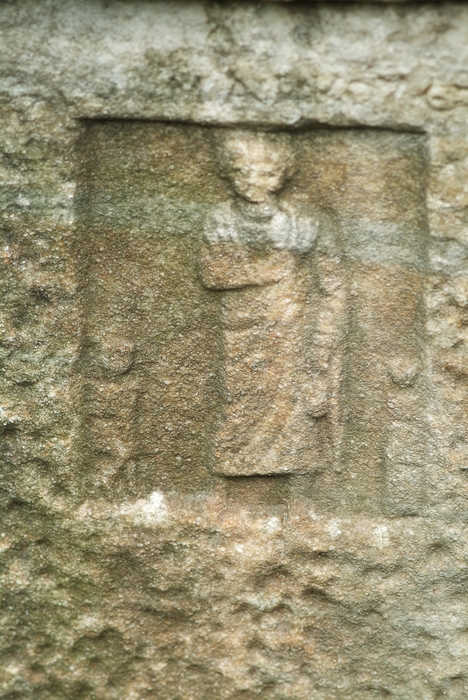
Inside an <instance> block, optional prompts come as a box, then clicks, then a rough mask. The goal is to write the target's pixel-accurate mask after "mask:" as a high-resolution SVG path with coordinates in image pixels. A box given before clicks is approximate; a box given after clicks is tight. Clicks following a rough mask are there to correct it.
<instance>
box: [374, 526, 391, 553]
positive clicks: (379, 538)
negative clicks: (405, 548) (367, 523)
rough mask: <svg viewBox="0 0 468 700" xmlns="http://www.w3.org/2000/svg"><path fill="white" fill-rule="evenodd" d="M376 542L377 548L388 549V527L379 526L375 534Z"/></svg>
mask: <svg viewBox="0 0 468 700" xmlns="http://www.w3.org/2000/svg"><path fill="white" fill-rule="evenodd" d="M373 536H374V540H375V543H376V545H377V547H380V548H382V547H387V546H388V544H389V536H388V527H387V526H386V525H379V526H378V527H376V528H375V530H374V532H373Z"/></svg>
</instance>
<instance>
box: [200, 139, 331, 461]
mask: <svg viewBox="0 0 468 700" xmlns="http://www.w3.org/2000/svg"><path fill="white" fill-rule="evenodd" d="M217 146H218V154H219V164H220V168H221V170H222V173H223V175H224V177H227V178H228V180H229V181H230V183H231V185H232V188H233V190H234V193H235V195H236V197H235V198H234V199H233V201H230V202H226V203H223V204H222V205H220V206H218V207H217V208H216V209H215V210H214V211H213V212H212V213H211V215H210V216H209V217H208V220H207V222H206V226H205V230H204V236H203V244H202V250H201V278H202V282H203V284H204V285H205V286H206V287H207V288H208V289H210V290H213V291H215V292H218V293H220V305H221V312H220V313H221V328H222V344H223V354H224V360H223V362H224V372H223V383H224V386H223V391H224V409H223V413H222V416H221V417H220V421H219V427H218V431H217V435H216V441H215V454H214V467H213V468H214V470H215V471H216V472H218V473H222V474H225V475H254V474H278V473H279V474H281V473H292V472H306V471H310V470H312V469H313V468H314V466H315V462H316V460H317V449H318V446H317V435H316V431H317V421H314V417H315V418H316V417H318V416H321V415H323V414H325V413H326V411H327V400H326V387H325V386H324V385H323V386H320V385H319V384H318V383H317V382H315V383H314V382H312V380H311V377H310V376H309V375H308V371H309V370H308V367H307V350H306V345H307V343H306V339H307V337H309V336H310V334H311V333H312V332H313V324H314V319H313V318H310V315H311V314H310V313H308V309H309V305H308V300H309V297H310V294H311V289H312V286H313V280H312V278H313V274H311V271H312V266H311V256H310V253H311V251H312V249H313V247H314V243H315V240H316V237H317V231H318V223H317V219H316V218H312V217H311V216H310V214H307V213H305V212H304V211H295V210H294V209H293V207H292V206H291V205H290V204H288V202H287V201H285V198H284V197H281V196H280V193H281V192H282V190H283V187H284V185H285V183H286V182H287V180H288V179H289V178H290V177H291V175H292V171H293V164H294V162H293V154H292V150H291V147H290V144H289V141H288V139H287V137H285V136H280V135H277V134H261V133H256V132H247V131H242V130H226V131H225V132H224V133H223V134H222V136H220V137H219V141H218V144H217ZM312 315H313V314H312Z"/></svg>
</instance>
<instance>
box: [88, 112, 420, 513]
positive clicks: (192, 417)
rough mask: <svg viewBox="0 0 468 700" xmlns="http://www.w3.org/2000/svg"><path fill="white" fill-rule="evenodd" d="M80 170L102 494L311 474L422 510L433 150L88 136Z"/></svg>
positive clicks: (215, 137)
mask: <svg viewBox="0 0 468 700" xmlns="http://www.w3.org/2000/svg"><path fill="white" fill-rule="evenodd" d="M81 160H82V164H83V167H82V170H81V184H80V195H79V197H78V202H79V204H78V212H77V214H78V221H79V231H80V234H79V244H78V247H77V254H78V257H79V260H80V265H81V274H82V283H83V284H82V289H83V313H84V317H85V334H84V342H83V356H82V384H83V389H82V403H83V406H82V412H83V431H82V436H83V450H84V454H85V459H86V464H87V465H88V468H89V470H90V474H92V477H93V483H94V486H96V487H97V488H98V489H113V490H114V491H115V493H116V494H122V495H125V494H126V493H130V492H131V493H147V492H148V491H151V490H152V489H154V488H159V487H164V486H165V485H166V486H167V487H168V488H175V489H178V488H182V489H193V490H195V491H197V490H200V489H204V488H206V487H207V486H208V485H209V484H210V482H211V481H212V480H213V478H216V477H219V476H229V477H238V476H239V477H248V476H259V475H263V476H268V475H305V476H306V477H310V478H311V480H313V483H314V484H315V488H316V489H320V490H321V491H322V492H325V491H326V492H327V493H328V494H330V498H331V501H333V502H335V501H336V502H339V501H340V499H341V501H340V502H343V500H344V501H346V502H349V503H350V504H351V506H352V507H357V508H361V507H362V508H368V507H370V508H371V509H372V508H374V509H375V508H377V509H379V508H381V507H383V504H385V503H387V505H388V504H390V506H388V507H391V508H394V509H396V511H399V510H400V511H402V512H412V511H413V510H414V509H416V510H417V503H418V502H419V500H420V482H421V478H420V476H421V469H422V468H423V464H424V454H423V449H422V447H421V445H422V443H423V442H424V438H423V435H424V430H425V423H424V417H423V416H424V401H423V397H424V395H425V390H426V389H425V367H424V349H425V346H424V330H423V328H424V306H423V297H422V281H421V275H422V272H423V270H424V266H425V256H426V243H427V224H426V213H425V171H426V156H425V146H424V139H423V137H421V136H419V135H414V134H396V133H392V132H385V131H376V130H368V131H366V130H352V129H349V130H340V131H331V130H330V131H327V130H321V131H310V132H300V133H299V132H298V133H295V132H294V133H293V132H266V131H262V130H253V129H222V128H210V127H201V126H194V125H180V124H167V123H149V122H146V123H139V122H125V121H107V122H92V123H89V124H88V126H87V128H86V135H85V138H84V141H83V144H82V152H81ZM402 436H403V437H402ZM311 483H312V481H311ZM402 484H406V486H402ZM408 491H409V492H410V494H409V495H408Z"/></svg>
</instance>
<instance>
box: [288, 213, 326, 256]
mask: <svg viewBox="0 0 468 700" xmlns="http://www.w3.org/2000/svg"><path fill="white" fill-rule="evenodd" d="M281 211H282V216H283V217H284V219H285V220H284V222H283V226H284V225H286V222H287V226H288V229H289V235H288V239H289V246H290V248H291V249H294V250H296V251H297V252H298V253H307V252H308V251H309V250H311V249H312V247H313V246H314V244H315V241H316V239H317V237H318V235H319V232H320V218H319V216H318V214H317V213H316V212H315V211H314V210H313V209H312V208H309V207H306V206H304V205H302V206H292V205H291V204H290V203H288V202H284V203H282V205H281Z"/></svg>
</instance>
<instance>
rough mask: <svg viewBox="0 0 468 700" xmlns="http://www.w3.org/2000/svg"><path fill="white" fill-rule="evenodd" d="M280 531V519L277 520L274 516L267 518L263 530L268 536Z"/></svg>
mask: <svg viewBox="0 0 468 700" xmlns="http://www.w3.org/2000/svg"><path fill="white" fill-rule="evenodd" d="M280 529H281V523H280V519H279V518H277V517H276V515H274V516H273V517H271V518H269V519H268V520H267V521H266V523H265V530H266V531H267V532H268V534H272V533H273V532H276V531H277V530H280Z"/></svg>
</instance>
